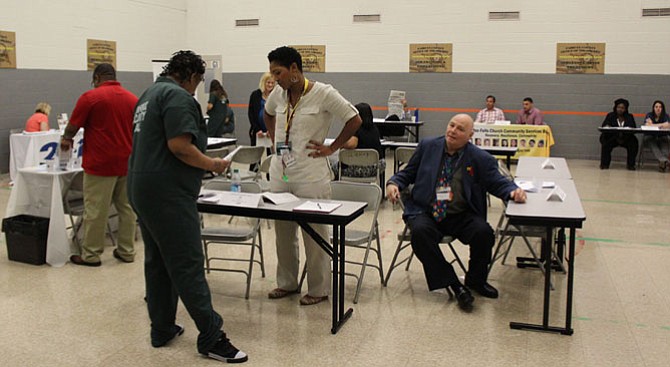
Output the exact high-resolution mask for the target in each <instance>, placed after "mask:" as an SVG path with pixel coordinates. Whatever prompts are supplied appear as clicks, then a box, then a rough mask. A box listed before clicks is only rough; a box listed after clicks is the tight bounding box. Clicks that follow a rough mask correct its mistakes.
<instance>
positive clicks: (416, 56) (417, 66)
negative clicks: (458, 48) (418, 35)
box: [409, 43, 453, 73]
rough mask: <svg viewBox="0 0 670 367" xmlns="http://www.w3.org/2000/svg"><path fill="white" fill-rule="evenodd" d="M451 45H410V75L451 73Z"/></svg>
mask: <svg viewBox="0 0 670 367" xmlns="http://www.w3.org/2000/svg"><path fill="white" fill-rule="evenodd" d="M452 50H453V45H452V44H451V43H412V44H410V45H409V72H410V73H451V70H452V68H451V64H452V62H451V59H452Z"/></svg>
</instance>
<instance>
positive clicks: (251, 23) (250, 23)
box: [235, 19, 260, 27]
mask: <svg viewBox="0 0 670 367" xmlns="http://www.w3.org/2000/svg"><path fill="white" fill-rule="evenodd" d="M259 24H260V19H235V27H255V26H258V25H259Z"/></svg>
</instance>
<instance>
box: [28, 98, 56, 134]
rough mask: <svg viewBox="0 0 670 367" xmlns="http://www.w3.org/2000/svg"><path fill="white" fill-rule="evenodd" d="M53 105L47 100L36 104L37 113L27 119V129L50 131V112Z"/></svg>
mask: <svg viewBox="0 0 670 367" xmlns="http://www.w3.org/2000/svg"><path fill="white" fill-rule="evenodd" d="M50 113H51V105H50V104H48V103H46V102H40V103H38V104H37V106H35V113H34V114H33V115H32V116H30V117H29V118H28V121H26V127H25V131H26V132H29V133H34V132H38V131H49V114H50Z"/></svg>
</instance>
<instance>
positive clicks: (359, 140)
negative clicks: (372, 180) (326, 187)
mask: <svg viewBox="0 0 670 367" xmlns="http://www.w3.org/2000/svg"><path fill="white" fill-rule="evenodd" d="M355 107H356V109H357V110H358V114H359V115H360V116H361V120H363V123H362V124H361V127H360V128H359V129H358V131H356V135H354V136H352V137H351V138H349V140H347V142H346V143H344V145H343V146H342V148H343V149H374V150H376V151H377V152H378V153H379V163H378V164H377V165H378V166H379V170H384V169H386V161H385V160H384V147H382V143H381V141H380V137H379V131H378V130H377V127H376V126H375V124H374V123H373V122H372V108H370V105H369V104H367V103H359V104H357V105H356V106H355ZM337 164H338V163H336V164H334V165H333V170H334V171H335V172H336V173H335V175H336V176H337V172H338V166H337ZM376 172H377V166H347V165H345V164H343V165H342V174H343V175H344V176H350V177H372V176H376Z"/></svg>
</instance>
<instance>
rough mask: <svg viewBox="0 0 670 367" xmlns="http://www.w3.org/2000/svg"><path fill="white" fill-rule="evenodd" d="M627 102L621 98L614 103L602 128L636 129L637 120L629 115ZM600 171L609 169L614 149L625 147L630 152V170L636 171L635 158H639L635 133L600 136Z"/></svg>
mask: <svg viewBox="0 0 670 367" xmlns="http://www.w3.org/2000/svg"><path fill="white" fill-rule="evenodd" d="M629 105H630V104H629V103H628V101H627V100H625V99H623V98H619V99H617V100H616V101H614V108H612V112H610V113H608V114H607V116H606V117H605V121H603V124H602V127H630V128H635V127H636V125H635V118H634V117H633V115H631V114H630V113H628V106H629ZM600 144H601V150H600V169H609V168H610V162H611V161H612V149H614V148H615V147H624V148H626V151H627V152H628V157H627V159H626V162H627V166H628V169H629V170H631V171H635V157H636V156H637V149H638V142H637V137H636V136H635V134H633V133H623V132H603V133H602V134H600Z"/></svg>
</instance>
